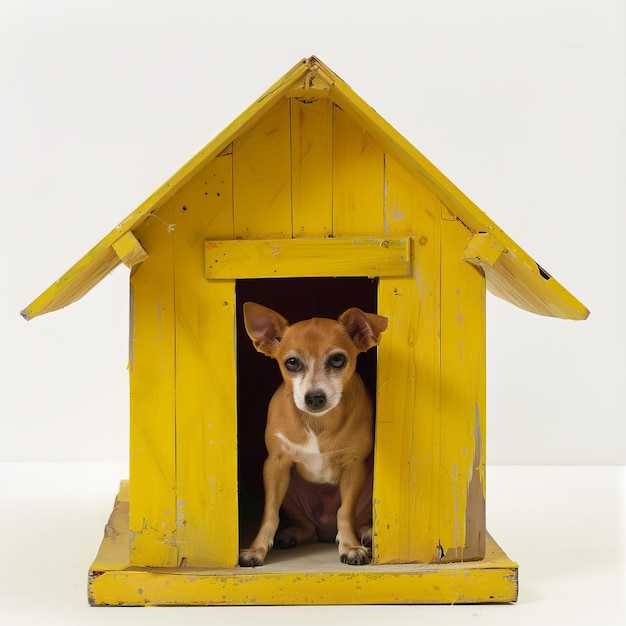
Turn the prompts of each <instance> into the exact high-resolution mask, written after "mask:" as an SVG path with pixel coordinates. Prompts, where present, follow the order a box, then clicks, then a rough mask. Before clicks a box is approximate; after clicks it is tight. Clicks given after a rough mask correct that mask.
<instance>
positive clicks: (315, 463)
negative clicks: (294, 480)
mask: <svg viewBox="0 0 626 626" xmlns="http://www.w3.org/2000/svg"><path fill="white" fill-rule="evenodd" d="M307 435H308V436H307V440H306V442H305V443H304V444H299V443H293V441H291V440H290V439H287V437H285V435H283V433H276V437H278V439H280V441H281V442H282V447H283V451H284V452H285V454H287V455H288V456H289V458H291V459H293V460H294V462H295V463H297V464H298V465H302V466H304V468H305V470H306V472H307V474H308V476H305V478H307V479H308V480H310V481H312V482H316V483H333V484H334V483H336V482H337V478H336V475H335V472H333V470H332V468H331V467H330V464H329V463H328V459H327V457H326V455H324V454H322V453H321V452H320V447H319V443H318V441H317V437H316V435H315V434H314V433H312V432H311V431H308V433H307Z"/></svg>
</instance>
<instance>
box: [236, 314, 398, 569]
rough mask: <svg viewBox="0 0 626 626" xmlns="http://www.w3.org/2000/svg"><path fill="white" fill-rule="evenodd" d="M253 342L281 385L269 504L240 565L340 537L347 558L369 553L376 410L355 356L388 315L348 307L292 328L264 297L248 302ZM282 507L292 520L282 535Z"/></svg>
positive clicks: (364, 558)
mask: <svg viewBox="0 0 626 626" xmlns="http://www.w3.org/2000/svg"><path fill="white" fill-rule="evenodd" d="M244 321H245V326H246V331H247V333H248V335H249V336H250V338H251V339H252V342H253V343H254V346H255V348H256V349H257V350H258V351H259V352H262V353H263V354H265V355H267V356H270V357H272V358H274V359H276V361H278V364H279V367H280V371H281V374H282V376H283V380H284V382H283V384H282V385H281V386H280V387H279V388H278V390H277V391H276V392H275V393H274V395H273V397H272V399H271V401H270V404H269V409H268V415H267V426H266V429H265V445H266V447H267V452H268V457H267V459H266V461H265V464H264V466H263V482H264V486H265V508H264V511H263V518H262V520H261V527H260V529H259V532H258V534H257V536H256V538H255V539H254V541H253V542H252V545H251V546H250V547H249V548H247V549H244V550H241V552H240V553H239V565H241V566H245V567H254V566H257V565H262V564H263V561H264V560H265V557H266V555H267V553H268V551H269V549H270V548H271V547H272V545H274V537H275V535H276V546H277V547H281V548H291V547H294V546H296V545H298V544H304V543H313V542H315V541H318V540H321V541H333V540H336V541H337V543H338V545H339V557H340V559H341V561H342V562H343V563H348V564H350V565H362V564H365V563H369V561H370V560H371V551H370V549H369V547H368V546H371V542H372V502H371V498H372V465H371V462H372V448H373V408H372V401H371V399H370V396H369V393H368V392H367V389H366V388H365V385H364V383H363V381H362V380H361V377H360V376H359V375H358V374H357V373H356V371H355V366H356V358H357V355H358V354H359V353H360V352H365V351H367V350H369V349H370V348H372V347H373V346H375V345H377V344H378V342H379V340H380V335H381V333H382V332H383V331H384V330H385V329H386V328H387V322H388V320H387V318H386V317H382V316H380V315H375V314H373V313H364V312H363V311H361V310H360V309H357V308H351V309H348V310H347V311H345V313H343V314H342V315H341V316H340V317H339V320H338V321H335V320H330V319H324V318H313V319H310V320H306V321H304V322H298V323H297V324H293V325H291V326H290V325H289V323H288V322H287V320H286V319H285V318H284V317H282V315H280V314H279V313H276V312H275V311H272V310H271V309H268V308H266V307H264V306H261V305H260V304H255V303H253V302H246V303H245V304H244ZM281 505H282V508H283V510H284V512H285V513H286V515H287V517H288V518H289V521H290V523H291V525H290V526H289V527H287V528H285V529H283V530H281V531H280V532H279V533H278V534H276V531H277V529H278V524H279V509H280V507H281Z"/></svg>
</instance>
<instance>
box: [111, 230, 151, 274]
mask: <svg viewBox="0 0 626 626" xmlns="http://www.w3.org/2000/svg"><path fill="white" fill-rule="evenodd" d="M113 250H115V254H117V256H118V257H119V258H120V261H121V262H122V263H124V265H126V267H132V266H133V265H137V263H141V262H142V261H145V260H146V259H147V258H148V253H147V252H146V251H145V250H144V248H143V246H142V245H141V243H140V242H139V240H138V239H137V237H135V235H134V234H133V231H132V230H129V231H128V232H127V233H124V234H123V235H122V236H121V237H120V238H119V239H118V240H117V241H115V242H114V243H113Z"/></svg>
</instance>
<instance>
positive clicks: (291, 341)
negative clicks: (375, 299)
mask: <svg viewBox="0 0 626 626" xmlns="http://www.w3.org/2000/svg"><path fill="white" fill-rule="evenodd" d="M243 311H244V322H245V326H246V331H247V333H248V335H249V336H250V338H251V339H252V342H253V344H254V347H255V348H256V349H257V350H258V351H259V352H262V353H263V354H265V355H267V356H269V357H272V358H273V359H276V361H278V365H279V366H280V371H281V373H282V376H283V379H284V380H285V382H286V383H287V384H289V385H290V386H291V388H292V390H293V399H294V402H295V403H296V406H297V407H298V408H299V409H300V410H302V411H306V412H307V413H312V414H314V415H322V414H324V413H326V412H327V411H330V410H331V409H333V408H335V407H336V406H337V405H338V404H339V402H340V400H341V397H342V395H343V389H344V387H345V385H346V384H347V382H348V381H349V380H350V379H351V378H352V376H353V374H354V371H355V367H356V358H357V355H358V354H359V353H360V352H365V351H367V350H369V349H370V348H372V347H374V346H375V345H378V343H379V341H380V335H381V333H382V332H383V331H384V330H385V329H386V328H387V323H388V319H387V318H386V317H382V316H381V315H375V314H374V313H364V312H363V311H361V310H360V309H357V308H354V307H353V308H350V309H348V310H347V311H345V312H344V313H342V314H341V315H340V316H339V319H338V320H330V319H326V318H318V317H316V318H313V319H310V320H305V321H303V322H298V323H296V324H292V325H289V323H288V322H287V320H286V319H285V318H284V317H283V316H282V315H280V314H279V313H276V311H273V310H272V309H268V308H267V307H264V306H262V305H260V304H256V303H254V302H246V303H245V304H244V307H243Z"/></svg>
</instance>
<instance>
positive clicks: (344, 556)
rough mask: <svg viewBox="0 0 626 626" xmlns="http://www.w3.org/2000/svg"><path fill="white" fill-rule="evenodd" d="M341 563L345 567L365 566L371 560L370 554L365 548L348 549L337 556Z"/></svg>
mask: <svg viewBox="0 0 626 626" xmlns="http://www.w3.org/2000/svg"><path fill="white" fill-rule="evenodd" d="M339 558H340V559H341V562H342V563H346V564H347V565H367V564H368V563H369V562H370V561H371V560H372V552H371V550H370V549H369V548H366V547H365V546H358V547H356V548H348V549H347V550H346V551H345V552H342V553H341V554H340V555H339Z"/></svg>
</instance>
